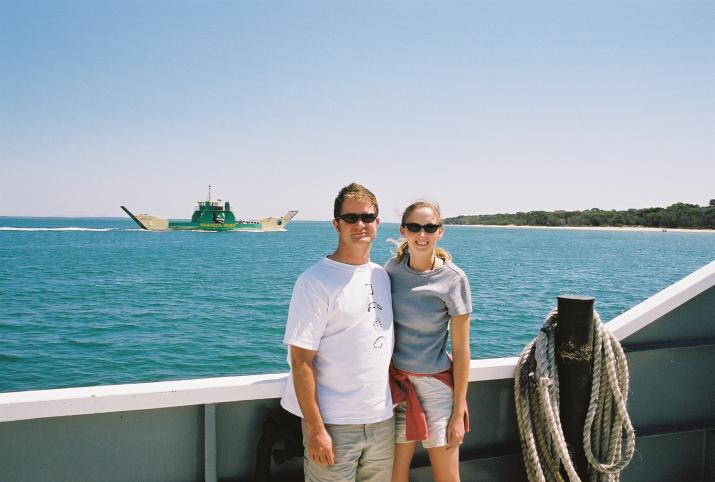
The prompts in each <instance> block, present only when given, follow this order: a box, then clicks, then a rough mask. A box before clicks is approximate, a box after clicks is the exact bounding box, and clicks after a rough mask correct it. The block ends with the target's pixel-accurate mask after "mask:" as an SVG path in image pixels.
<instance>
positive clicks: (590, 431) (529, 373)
mask: <svg viewBox="0 0 715 482" xmlns="http://www.w3.org/2000/svg"><path fill="white" fill-rule="evenodd" d="M557 321H558V312H557V311H556V310H555V309H554V310H553V311H551V313H549V316H547V317H546V321H545V322H544V325H543V326H542V327H541V331H540V332H539V335H538V336H537V337H536V338H535V339H534V340H532V341H531V343H529V344H528V345H527V346H526V348H524V351H523V352H522V353H521V356H520V357H519V362H518V364H517V367H516V372H515V376H514V401H515V404H516V415H517V421H518V424H519V437H520V439H521V447H522V453H523V457H524V465H525V466H526V473H527V476H528V477H529V481H531V482H536V481H538V482H546V481H549V482H551V481H556V482H563V481H564V478H563V477H562V475H561V473H560V470H561V467H562V466H563V468H564V470H565V472H566V474H567V475H568V480H570V481H571V482H576V481H579V482H580V481H581V479H580V478H579V476H578V474H577V473H576V469H575V468H574V464H573V461H572V460H571V457H570V455H569V452H568V447H567V445H566V440H565V439H564V434H563V430H562V428H561V420H560V419H559V377H558V373H557V370H556V357H555V353H554V351H555V330H554V329H555V328H556V323H557ZM593 324H594V336H593V374H592V381H591V399H590V403H589V407H588V412H587V415H586V421H585V423H584V430H583V447H584V452H585V454H586V459H587V460H588V463H589V468H588V477H589V481H590V482H603V481H607V482H617V481H618V480H619V478H620V472H621V471H622V470H623V468H624V467H625V466H626V465H628V463H629V462H630V460H631V458H632V457H633V451H634V448H635V432H634V430H633V425H631V420H630V418H629V417H628V412H627V411H626V404H627V402H628V365H627V363H626V357H625V355H624V353H623V349H622V348H621V344H620V343H619V342H618V339H616V337H615V336H614V335H613V334H611V333H610V332H609V331H608V330H607V329H606V328H605V327H604V326H603V324H602V323H601V319H600V317H599V316H598V313H596V312H595V311H594V317H593Z"/></svg>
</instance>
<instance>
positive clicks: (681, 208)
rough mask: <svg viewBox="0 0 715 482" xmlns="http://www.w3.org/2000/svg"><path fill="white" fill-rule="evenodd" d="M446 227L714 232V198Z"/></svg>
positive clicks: (498, 217) (468, 220)
mask: <svg viewBox="0 0 715 482" xmlns="http://www.w3.org/2000/svg"><path fill="white" fill-rule="evenodd" d="M444 223H445V224H477V225H479V224H481V225H491V226H509V225H513V226H553V227H564V226H573V227H587V226H591V227H595V226H602V227H647V228H674V229H715V199H711V200H710V204H708V205H707V206H698V205H697V204H687V203H676V204H673V205H672V206H668V207H667V208H644V209H628V210H626V211H616V210H611V211H603V210H601V209H598V208H593V209H588V210H586V211H529V212H526V213H523V212H518V213H514V214H474V215H460V216H456V217H452V218H445V219H444Z"/></svg>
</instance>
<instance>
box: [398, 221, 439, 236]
mask: <svg viewBox="0 0 715 482" xmlns="http://www.w3.org/2000/svg"><path fill="white" fill-rule="evenodd" d="M402 226H404V227H405V228H407V230H408V231H409V232H411V233H419V232H420V231H422V230H423V229H424V230H425V233H430V234H432V233H436V232H437V230H438V229H439V228H441V227H442V225H441V224H432V223H429V224H425V225H422V224H417V223H406V224H403V225H402Z"/></svg>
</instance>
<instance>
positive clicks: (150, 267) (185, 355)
mask: <svg viewBox="0 0 715 482" xmlns="http://www.w3.org/2000/svg"><path fill="white" fill-rule="evenodd" d="M397 236H398V233H397V225H396V224H388V223H383V224H382V225H381V226H380V230H379V234H378V239H377V241H376V242H375V245H374V248H373V260H375V261H377V262H380V263H384V262H385V261H386V260H387V259H388V258H389V256H390V250H391V249H392V246H393V245H392V244H391V243H390V242H388V241H387V238H389V237H395V238H396V237H397ZM335 242H336V240H335V233H334V231H333V229H332V227H331V226H330V224H329V223H328V222H301V221H294V222H292V223H291V224H290V226H289V227H288V231H286V232H279V233H245V232H244V233H241V232H233V233H206V232H166V233H153V232H147V231H142V230H137V229H134V226H133V223H132V221H131V220H129V219H120V218H117V219H113V218H109V219H88V218H82V219H68V218H46V219H42V218H0V301H1V302H2V305H1V311H0V373H1V374H2V375H0V392H8V391H17V390H29V389H42V388H58V387H74V386H87V385H98V384H114V383H132V382H146V381H159V380H175V379H186V378H195V377H214V376H223V375H241V374H252V373H270V372H281V371H286V369H287V365H286V363H285V349H284V347H283V346H282V345H281V340H282V337H283V328H284V320H285V317H286V314H287V311H288V301H289V299H290V294H291V290H292V287H293V283H294V281H295V278H296V277H297V276H298V274H299V273H300V272H301V271H303V270H304V269H305V268H306V267H308V266H309V265H311V264H312V263H314V262H315V261H316V260H317V259H318V258H320V257H321V256H324V255H326V254H329V253H330V252H332V250H333V248H334V246H335ZM442 244H443V246H444V247H446V248H447V249H448V250H449V251H451V252H452V254H453V256H454V258H455V261H456V263H457V264H458V265H459V266H461V267H462V268H463V269H464V271H465V272H466V273H467V275H468V276H469V279H470V282H471V287H472V294H473V300H474V313H473V316H472V353H473V358H488V357H496V356H513V355H517V354H518V353H519V352H520V351H521V349H522V347H523V346H524V345H525V344H526V343H527V342H528V341H529V340H531V339H532V338H533V337H534V336H535V335H536V332H537V330H538V327H539V326H540V325H541V323H542V320H543V318H544V317H545V316H546V315H547V314H548V311H549V310H550V309H551V308H552V306H554V305H555V302H556V296H557V295H559V294H567V293H568V294H583V295H591V296H594V297H595V298H596V308H597V309H598V310H599V312H600V313H601V317H602V318H603V319H604V320H608V319H611V318H613V317H614V316H616V315H618V314H620V313H622V312H624V311H626V310H627V309H629V308H631V307H632V306H634V305H636V304H638V303H639V302H641V301H642V300H644V299H646V298H648V297H649V296H651V295H653V294H654V293H656V292H658V291H660V290H661V289H663V288H665V287H667V286H668V285H670V284H671V283H673V282H675V281H677V280H679V279H681V278H682V277H684V276H686V275H687V274H689V273H690V272H692V271H694V270H695V269H697V268H700V267H702V266H703V265H705V264H707V263H708V262H710V261H712V260H713V259H715V234H711V233H674V232H668V233H661V232H606V231H567V230H542V229H508V228H474V227H461V226H460V227H448V229H447V233H446V235H445V237H444V239H443V243H442Z"/></svg>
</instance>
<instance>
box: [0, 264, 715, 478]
mask: <svg viewBox="0 0 715 482" xmlns="http://www.w3.org/2000/svg"><path fill="white" fill-rule="evenodd" d="M713 313H715V261H713V262H711V263H710V264H708V265H706V266H704V267H703V268H701V269H699V270H697V271H695V272H694V273H692V274H690V275H688V276H687V277H685V278H684V279H682V280H680V281H678V282H676V283H674V284H673V285H671V286H669V287H667V288H665V289H664V290H663V291H661V292H659V293H657V294H655V295H654V296H652V297H651V298H649V299H647V300H645V301H643V302H642V303H640V304H638V305H637V306H635V307H633V308H631V309H630V310H628V311H626V312H625V313H623V314H621V315H619V316H617V317H616V318H614V319H612V320H610V321H608V322H607V323H606V328H607V329H609V330H610V331H611V333H613V334H614V335H615V336H616V337H617V338H618V339H619V340H620V342H621V344H622V346H623V348H624V350H625V352H626V358H627V360H628V367H629V370H630V397H629V402H628V412H629V414H630V418H631V420H632V423H633V426H634V427H635V433H636V442H635V450H636V452H635V456H634V457H633V459H632V460H631V462H630V464H629V465H628V466H626V468H625V469H624V471H623V472H622V473H621V480H623V481H624V482H641V481H643V482H645V481H648V482H652V481H668V482H670V481H714V480H715V318H713ZM545 315H546V313H534V316H535V317H539V318H541V319H543V317H544V316H545ZM276 322H281V321H280V320H276ZM534 336H536V333H534ZM517 363H518V357H508V358H492V359H482V360H472V361H471V366H470V371H469V392H468V396H467V403H468V406H469V414H470V426H471V432H470V433H469V434H467V436H466V438H465V439H464V444H463V445H462V447H461V449H460V472H461V478H462V480H464V481H469V482H472V481H510V482H520V481H526V480H527V475H526V471H525V467H524V463H523V458H522V453H521V446H520V442H519V431H518V428H517V418H516V414H515V403H514V393H513V391H514V372H515V367H516V365H517ZM287 378H288V374H287V373H273V374H262V375H246V376H234V377H219V378H204V379H194V380H181V381H166V382H155V383H138V384H127V385H111V386H97V387H85V388H63V389H52V390H37V391H24V392H14V393H0V480H2V481H23V482H33V481H38V482H40V481H47V480H52V481H55V482H65V481H66V482H75V481H96V480H101V481H127V480H137V481H138V480H142V481H145V480H154V481H174V480H183V481H201V480H205V481H209V482H215V481H219V480H221V481H229V480H230V481H239V482H241V481H246V482H247V481H264V482H267V481H269V480H273V481H300V480H303V470H302V444H301V434H300V423H299V419H297V418H295V417H293V416H289V415H288V414H286V413H285V412H284V411H282V409H281V407H280V405H279V398H280V396H281V394H282V392H283V387H284V385H285V383H286V380H287ZM410 480H412V481H418V482H421V481H430V480H432V473H431V469H430V467H429V459H428V457H427V453H426V452H425V450H424V449H422V448H418V449H417V452H416V454H415V458H414V459H413V464H412V468H411V471H410Z"/></svg>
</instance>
